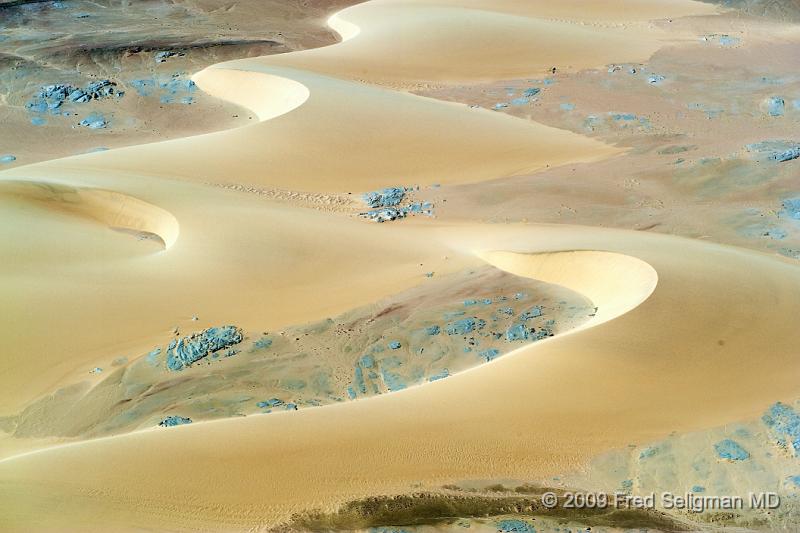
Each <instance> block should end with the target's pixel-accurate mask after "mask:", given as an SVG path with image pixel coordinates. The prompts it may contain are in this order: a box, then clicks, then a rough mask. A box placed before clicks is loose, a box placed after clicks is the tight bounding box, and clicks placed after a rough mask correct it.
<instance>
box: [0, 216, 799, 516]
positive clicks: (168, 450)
mask: <svg viewBox="0 0 800 533" xmlns="http://www.w3.org/2000/svg"><path fill="white" fill-rule="evenodd" d="M471 229H472V228H467V227H465V228H452V229H450V230H447V231H443V232H442V240H443V241H445V240H451V241H453V242H458V243H459V244H461V245H469V246H472V247H473V248H474V249H477V250H480V249H483V248H484V247H485V246H487V245H489V244H490V243H488V242H481V241H476V240H474V239H473V238H471V237H469V236H468V235H471V234H472V232H471V231H470V230H471ZM576 230H578V228H570V227H547V226H542V227H538V226H536V227H518V228H509V229H507V230H502V231H501V230H498V231H495V232H493V233H492V235H491V236H490V237H491V245H492V247H499V248H501V249H502V248H504V247H507V249H513V250H514V253H513V254H511V253H508V252H505V253H497V252H495V253H492V254H488V255H486V257H488V258H490V259H491V260H493V261H496V262H497V263H498V264H499V265H500V266H502V267H505V268H508V269H509V270H512V271H516V272H520V273H523V272H524V273H526V274H528V275H532V276H535V277H543V278H551V279H554V280H558V281H560V282H561V283H564V284H565V285H567V286H574V287H576V288H583V289H584V290H587V291H589V292H592V293H593V295H594V296H595V298H597V300H596V301H595V303H596V304H597V305H598V307H599V308H601V309H603V308H605V307H609V308H611V309H612V311H611V312H610V314H609V315H607V316H606V317H598V318H597V319H596V321H595V322H594V323H593V325H588V326H587V327H585V328H583V329H581V330H578V331H575V332H573V333H569V334H566V335H564V336H561V337H556V338H554V339H552V340H549V341H545V342H541V343H538V344H536V345H533V346H530V347H526V348H523V349H520V350H518V351H517V352H515V353H513V354H511V355H508V356H506V357H504V358H501V359H498V360H496V361H495V362H493V363H490V364H487V365H483V366H481V367H478V368H477V369H475V370H472V371H468V372H465V373H463V374H459V375H457V376H454V377H452V378H450V379H447V380H443V381H441V382H437V383H434V384H431V385H426V386H422V387H417V388H414V389H410V390H408V391H404V392H400V393H396V394H391V395H387V396H382V397H378V398H372V399H369V400H367V401H357V402H350V403H347V404H344V405H336V406H331V407H325V408H320V409H309V410H306V411H301V412H299V413H291V414H286V415H270V416H266V417H248V418H247V419H239V420H227V421H222V422H214V423H207V424H198V425H195V426H188V427H185V428H180V429H178V430H174V431H170V432H156V431H153V432H142V433H137V434H131V435H128V436H123V437H117V438H113V439H107V440H100V441H95V442H88V443H83V444H76V445H70V446H65V447H61V448H57V449H54V450H51V451H46V452H42V453H37V454H33V455H29V456H26V457H19V458H16V459H13V460H10V461H5V462H3V463H2V465H1V466H0V476H1V477H2V479H3V486H4V487H5V489H4V491H5V492H6V494H8V496H7V497H5V498H3V500H2V501H3V502H4V504H3V505H5V506H6V508H5V509H4V512H5V513H8V515H9V516H12V517H14V516H19V519H20V520H24V517H25V516H26V514H25V512H24V511H21V510H20V509H23V508H24V507H23V505H24V502H25V501H31V497H32V495H35V496H34V497H33V501H36V502H38V503H39V505H42V506H43V507H45V508H53V509H58V510H59V512H66V513H67V517H68V520H74V521H76V522H78V523H87V524H92V523H95V522H93V521H94V520H96V521H97V522H96V523H97V524H99V523H112V524H113V523H114V520H120V514H119V513H121V512H123V510H124V514H125V519H126V520H132V521H133V523H136V524H139V525H147V526H151V527H153V526H158V525H169V526H170V527H177V524H184V525H186V524H191V523H193V522H192V521H193V520H198V521H208V522H210V523H216V524H225V525H228V526H235V525H242V524H244V523H250V524H252V523H264V524H269V523H273V522H274V521H276V520H280V519H285V518H286V517H287V516H288V514H290V513H291V512H292V511H295V510H298V509H303V508H308V507H314V506H319V505H331V504H334V503H336V502H337V501H342V500H346V499H348V498H350V497H356V496H362V495H367V494H375V493H381V492H383V491H393V490H407V489H408V488H409V487H410V485H411V484H412V483H420V482H421V483H423V485H436V484H438V483H444V482H446V481H448V480H453V479H471V478H476V479H480V478H504V477H517V478H519V477H523V478H532V479H538V478H541V477H544V476H546V475H548V474H552V473H555V472H559V471H563V470H564V469H566V468H570V467H576V466H579V465H580V464H581V459H580V458H581V457H586V456H590V455H592V454H596V453H598V452H600V451H602V450H604V449H610V448H613V447H618V446H624V445H626V444H628V443H629V442H637V441H642V440H648V439H653V438H655V437H659V436H664V435H666V434H667V433H669V432H670V431H673V430H677V431H684V430H690V429H695V428H699V427H707V426H709V425H713V424H719V423H723V422H726V421H729V420H735V419H739V418H741V417H744V416H748V415H752V414H753V413H755V412H757V411H759V410H760V409H761V408H763V407H764V406H765V405H767V404H768V403H770V402H772V401H774V399H775V398H781V397H790V396H792V395H794V394H796V392H797V386H796V383H795V380H794V379H793V375H795V374H794V373H795V372H796V371H797V370H798V368H797V365H798V363H797V361H796V358H795V357H794V351H793V346H794V345H795V344H796V342H797V338H796V336H793V335H792V334H790V333H789V331H791V330H790V328H789V323H790V321H791V317H792V316H793V315H794V313H795V312H796V306H797V304H796V302H797V301H798V300H797V297H798V295H799V294H798V292H799V291H800V271H798V269H797V267H796V266H794V265H790V264H787V263H782V262H780V261H776V260H774V259H772V258H769V257H766V256H763V255H760V254H756V253H753V252H747V251H743V250H738V249H732V248H728V247H723V246H716V245H710V244H707V243H701V242H695V241H689V240H685V239H679V238H672V237H663V236H655V235H647V234H641V233H633V232H622V231H603V230H596V229H588V228H583V229H580V230H579V231H576ZM445 235H447V237H446V239H445ZM558 248H561V249H564V250H577V249H589V250H591V249H597V250H608V251H611V252H613V253H598V252H568V253H567V254H566V255H565V256H564V258H561V257H559V255H547V256H544V259H542V258H541V257H537V256H536V255H533V256H528V255H526V254H527V253H536V252H538V251H541V250H553V249H558ZM615 254H626V255H630V256H631V257H626V255H615ZM634 258H635V259H634ZM643 261H644V262H643ZM648 264H649V265H651V266H652V269H651V268H650V267H648V266H647V265H648ZM564 267H567V268H564ZM754 269H757V271H759V272H763V273H764V274H765V275H764V277H763V278H761V280H762V281H760V282H755V283H753V282H752V281H750V282H749V283H746V282H745V281H746V280H751V278H750V275H749V272H752V271H753V270H754ZM656 273H657V275H658V279H657V281H656V277H655V274H656ZM608 282H610V283H608ZM654 286H655V290H654V291H653V292H652V295H650V296H649V298H647V294H648V292H649V291H651V290H653V288H654ZM609 288H611V289H612V290H609ZM645 298H646V299H645ZM743 298H744V299H746V300H747V301H749V302H751V305H750V306H749V307H743V306H740V305H738V304H737V302H740V301H742V299H743ZM643 299H645V300H644V302H643V303H641V304H640V305H638V306H637V304H638V303H639V302H640V301H641V300H643ZM625 310H628V312H627V313H625V314H622V315H621V316H618V317H617V318H613V317H614V315H617V314H619V313H621V312H624V311H625ZM612 318H613V319H612ZM604 320H608V321H604ZM765 339H771V341H772V343H773V344H772V349H771V350H770V352H769V353H762V352H761V346H763V343H764V342H765ZM754 354H758V356H754ZM734 384H735V385H736V386H733V385H734ZM508 391H513V395H509V393H508ZM701 391H703V392H702V393H701ZM699 394H702V409H701V408H699V405H698V395H699ZM387 421H391V422H390V424H388V425H387ZM611 426H613V428H614V431H608V428H609V427H611ZM137 450H148V453H147V462H146V464H142V463H141V462H140V461H131V460H130V458H131V457H133V456H135V455H136V454H137ZM221 459H224V461H220V460H221ZM214 465H218V466H214ZM75 471H79V472H82V473H83V474H82V475H81V476H80V479H78V480H75V479H72V481H71V482H70V485H69V486H59V484H57V483H51V482H50V481H51V480H57V479H68V478H69V477H70V476H71V472H75ZM322 472H324V475H321V473H322ZM10 486H16V487H20V486H22V487H25V490H24V491H22V493H21V494H25V496H24V497H23V498H22V499H20V498H19V497H17V498H14V497H13V494H9V489H8V487H10ZM39 486H41V487H43V488H37V487H39ZM97 486H100V487H103V488H104V489H103V490H104V492H103V494H101V495H97V494H96V493H94V492H92V488H93V487H97ZM186 486H191V487H192V501H191V503H190V502H188V501H185V502H182V503H181V505H176V504H175V503H174V500H172V499H171V498H170V495H174V494H175V493H176V492H178V491H180V490H181V487H186ZM309 486H313V487H314V490H313V491H311V492H309V491H308V490H307V488H308V487H309ZM67 495H68V497H69V501H71V502H73V503H74V502H75V501H76V500H75V498H80V500H77V501H83V502H85V504H83V503H79V504H76V505H75V504H74V505H72V506H71V508H70V509H69V510H64V509H60V508H59V507H58V506H54V507H51V506H52V504H55V503H56V502H58V501H64V499H65V498H67ZM89 498H91V502H92V503H91V506H90V505H89ZM159 502H160V503H159ZM170 502H173V503H170ZM151 506H155V508H156V509H158V510H159V511H158V513H157V515H154V514H153V513H152V508H153V507H151ZM88 512H91V518H89V517H88V516H87V514H86V513H88ZM16 513H18V514H16ZM162 513H163V514H162ZM38 516H40V517H42V520H45V522H42V523H43V524H47V523H48V522H47V521H46V520H49V519H52V520H57V517H55V516H53V517H52V518H48V516H47V515H44V514H43V513H41V512H39V513H38ZM62 518H63V517H62ZM108 521H110V522H108ZM54 523H55V522H54Z"/></svg>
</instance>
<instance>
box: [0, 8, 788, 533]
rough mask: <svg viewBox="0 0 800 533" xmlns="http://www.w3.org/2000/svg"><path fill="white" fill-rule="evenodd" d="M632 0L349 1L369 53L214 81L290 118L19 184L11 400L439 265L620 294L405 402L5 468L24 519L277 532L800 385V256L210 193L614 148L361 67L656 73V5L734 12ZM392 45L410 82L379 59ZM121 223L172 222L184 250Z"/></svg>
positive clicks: (756, 401) (7, 314) (419, 175)
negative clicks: (287, 523)
mask: <svg viewBox="0 0 800 533" xmlns="http://www.w3.org/2000/svg"><path fill="white" fill-rule="evenodd" d="M465 5H466V7H464V6H465ZM559 5H560V4H559ZM614 5H615V6H616V7H615V8H614V9H612V10H608V9H605V8H604V10H602V14H601V9H600V8H598V9H597V10H589V12H588V14H587V15H586V16H585V17H583V18H581V16H582V15H581V14H580V11H579V9H578V7H579V6H578V4H577V3H574V2H570V3H567V4H565V5H564V6H563V11H559V10H558V9H557V8H556V6H555V4H553V3H545V2H541V3H538V2H537V3H534V4H530V5H528V4H526V5H525V7H520V4H517V3H514V2H510V1H509V2H503V3H502V4H501V5H500V6H499V7H498V8H497V10H495V11H494V12H491V13H489V12H486V10H488V9H489V7H490V6H489V3H488V2H484V3H474V4H468V3H465V4H461V3H458V2H455V1H452V2H441V3H437V4H432V3H427V2H425V3H423V2H406V3H400V2H374V3H369V4H365V5H363V6H358V7H356V8H353V9H352V10H346V11H345V12H344V13H341V14H340V15H338V16H337V18H336V22H335V26H336V27H337V28H341V29H342V31H343V32H344V33H345V35H346V36H349V37H351V39H350V40H348V41H346V42H345V43H343V44H340V45H335V46H332V47H328V48H325V49H320V50H318V51H312V52H306V53H300V54H291V55H287V56H286V57H285V58H277V57H273V58H269V59H264V60H262V59H258V60H246V61H237V62H230V63H227V64H224V65H221V66H218V67H214V68H211V69H208V70H206V71H203V72H201V73H200V74H198V75H197V76H196V79H197V81H198V83H199V84H200V86H201V87H203V88H204V89H205V90H208V91H209V92H211V93H212V94H217V95H219V96H224V97H225V98H227V99H229V100H231V101H234V102H236V103H239V104H241V105H245V106H248V107H250V108H251V109H252V110H253V111H254V112H255V113H256V114H257V115H258V117H259V119H261V120H265V121H264V122H260V123H255V124H253V125H252V126H248V127H246V128H242V129H238V130H233V131H228V132H221V133H215V134H209V135H205V136H201V137H196V138H191V139H185V140H179V141H172V142H168V143H159V144H155V145H148V146H142V147H134V148H128V149H122V150H115V151H111V152H107V153H99V154H92V155H90V156H82V157H76V158H70V159H66V160H60V161H56V162H50V163H44V164H40V165H36V166H31V167H20V168H17V169H14V170H13V171H9V172H6V173H3V174H2V175H0V179H2V180H3V182H2V187H0V207H2V210H0V231H2V232H3V239H2V240H1V241H0V242H2V247H3V249H2V250H0V254H2V256H3V257H13V258H14V260H12V261H4V262H3V263H2V264H0V276H1V277H0V292H2V294H4V295H6V296H7V297H5V298H3V299H2V300H0V334H2V335H3V338H4V342H5V343H6V345H7V346H13V347H14V348H13V350H5V351H4V354H3V358H2V369H1V370H2V372H0V413H6V412H8V413H11V412H14V411H15V410H17V409H19V408H20V407H21V406H23V405H25V404H27V403H28V402H30V401H31V400H33V399H34V398H36V397H38V396H39V395H40V394H42V393H45V392H47V391H51V390H54V389H55V388H56V387H57V386H60V385H62V384H64V383H71V382H74V381H75V380H76V379H80V378H83V377H86V376H88V374H87V371H88V370H89V369H90V368H91V367H92V366H94V365H95V364H96V363H97V362H98V361H100V360H102V359H103V358H105V359H106V360H107V359H108V358H109V357H110V355H111V354H113V355H122V354H130V355H135V354H141V353H144V352H145V351H146V350H147V349H148V348H150V347H152V346H154V345H155V344H160V343H162V342H161V341H162V340H163V338H164V336H165V335H166V336H168V335H170V334H171V333H170V332H171V330H172V328H173V327H174V326H180V327H181V328H182V331H185V330H187V329H199V328H200V327H202V326H204V325H211V324H220V323H236V324H238V325H241V326H243V327H251V328H278V327H280V326H282V325H287V324H292V323H297V322H302V321H305V320H310V319H315V318H323V317H325V316H327V315H328V314H332V313H335V312H339V311H343V310H346V309H348V308H351V307H354V306H356V305H360V304H362V303H366V302H369V301H373V300H375V299H377V298H379V297H380V296H383V295H386V294H389V293H391V292H394V291H397V290H400V289H402V288H404V287H408V286H410V285H413V284H415V283H418V282H419V279H420V276H421V275H422V274H423V273H424V272H426V271H429V270H436V271H445V272H446V271H447V270H448V269H456V268H461V267H464V266H467V265H476V264H480V263H481V262H482V261H488V262H490V263H492V264H495V265H497V266H498V267H500V268H504V269H508V270H509V271H511V272H514V273H517V274H522V275H526V276H531V277H535V278H538V279H543V280H546V281H553V282H555V283H560V284H563V285H565V286H568V287H570V288H573V289H575V290H577V291H579V292H582V293H583V294H585V295H587V296H588V297H590V298H591V299H592V300H593V301H594V302H595V304H596V305H597V306H598V307H599V312H598V314H597V316H596V317H595V319H594V320H593V321H591V322H590V323H589V324H587V325H586V326H585V327H583V328H582V329H580V330H577V331H574V332H572V333H569V334H567V335H564V336H561V337H556V338H554V339H552V340H548V341H544V342H540V343H537V344H536V345H532V346H529V347H526V348H523V349H520V350H518V351H517V352H515V353H514V354H511V355H509V356H506V357H503V358H501V359H498V360H497V361H495V362H493V363H491V364H487V365H484V366H481V367H479V368H477V369H474V370H472V371H469V372H466V373H464V374H460V375H457V376H455V377H451V378H449V379H446V380H442V381H438V382H436V383H434V384H430V385H426V386H422V387H418V388H414V389H410V390H407V391H404V392H400V393H396V394H390V395H386V396H383V397H377V398H371V399H369V400H366V401H356V402H349V403H346V404H342V405H335V406H330V407H323V408H319V409H307V410H303V411H300V412H297V413H282V414H274V415H269V416H256V417H248V418H246V419H235V420H226V421H221V422H213V423H204V424H195V425H192V426H184V427H180V428H175V429H170V430H161V431H145V432H140V433H135V434H130V435H125V436H120V437H113V438H109V439H104V440H98V441H94V442H85V443H78V444H70V445H63V446H60V447H54V448H52V449H50V450H46V451H42V452H38V453H32V454H28V455H19V456H16V457H11V458H7V459H6V460H4V461H3V462H0V517H2V520H3V522H0V524H2V525H8V526H9V527H18V528H26V527H31V526H33V527H34V528H57V527H59V526H63V525H64V524H67V525H70V526H75V527H81V528H88V529H106V530H107V529H115V528H130V527H134V526H136V527H151V528H174V529H180V528H190V527H193V526H194V527H197V526H203V527H206V528H211V529H213V528H215V527H237V526H238V527H245V526H247V527H251V526H254V525H259V524H262V525H269V524H272V523H274V522H275V521H279V520H282V519H285V518H286V517H287V516H288V515H289V514H290V513H291V512H293V511H297V510H303V509H307V508H309V507H316V506H329V505H332V504H334V503H336V502H340V501H344V500H346V499H349V498H352V497H357V496H362V495H368V494H376V493H380V492H384V491H394V490H408V489H409V488H411V486H412V485H413V484H415V483H422V484H423V485H425V486H432V485H436V484H440V483H444V482H447V481H451V480H457V479H464V478H496V477H515V478H532V479H535V478H540V477H543V476H546V475H549V474H552V473H555V472H560V471H563V470H564V469H568V468H572V467H580V466H581V465H583V464H585V461H586V460H587V459H588V458H589V457H591V456H593V455H595V454H597V453H600V452H602V451H605V450H608V449H610V448H613V447H617V446H624V445H626V444H628V443H630V442H641V441H646V440H650V439H654V438H657V437H660V436H663V435H665V434H667V433H669V432H670V431H672V430H679V431H681V430H691V429H696V428H701V427H707V426H709V425H713V424H719V423H723V422H725V421H729V420H734V419H738V418H742V417H745V416H750V415H752V414H754V413H756V412H758V411H759V410H761V409H762V408H763V407H764V406H765V405H766V404H768V403H770V402H773V401H775V400H776V399H780V398H784V397H787V398H788V397H792V396H796V395H797V393H798V388H800V387H798V386H797V384H796V382H795V381H796V380H794V379H793V376H794V375H796V372H797V370H798V366H799V365H800V362H798V361H797V358H796V353H795V352H794V351H793V349H794V348H793V347H794V346H796V345H797V342H798V334H797V333H796V330H795V329H794V328H792V327H791V325H790V322H789V321H790V320H791V319H793V318H794V317H796V315H797V310H798V304H797V302H798V301H800V300H799V299H798V296H800V270H799V269H798V268H797V267H796V266H794V265H792V264H789V263H788V262H782V261H780V260H776V259H774V258H770V257H767V256H763V255H759V254H757V253H753V252H747V251H743V250H739V249H733V248H727V247H723V246H718V245H713V244H709V243H704V242H698V241H689V240H684V239H678V238H672V237H663V236H656V235H649V234H645V233H633V232H624V231H611V230H601V229H592V228H582V227H568V226H560V227H556V226H540V225H537V226H517V227H498V226H488V225H487V226H483V225H447V224H440V223H436V222H435V221H427V222H425V223H418V224H417V223H413V222H411V223H409V221H406V222H403V223H401V224H394V225H377V224H368V223H366V222H364V221H359V220H355V219H351V218H346V217H344V216H342V215H341V214H333V213H324V212H317V211H312V210H308V209H301V208H297V207H287V206H281V205H277V204H275V203H273V202H270V201H267V200H265V199H263V198H259V197H257V196H255V195H246V194H243V193H236V192H231V191H225V190H223V189H221V188H218V187H210V186H208V185H204V184H206V183H225V184H244V185H257V186H260V187H265V188H270V187H279V188H286V189H292V190H301V191H318V192H339V193H346V192H353V193H358V192H361V191H363V190H367V189H372V188H377V187H381V186H387V185H395V184H398V183H399V184H403V185H412V184H417V183H419V184H427V183H436V182H441V183H457V182H469V181H478V180H485V179H492V178H497V177H501V176H507V175H513V174H515V173H520V172H530V171H532V170H535V169H537V168H542V167H544V166H546V165H548V164H549V165H556V164H563V163H567V162H580V161H584V162H585V161H593V160H596V159H599V158H602V157H608V156H611V155H613V154H615V153H617V152H618V151H617V150H616V149H614V148H611V147H608V146H605V145H602V144H600V143H597V142H594V141H590V140H587V139H584V138H582V137H580V136H577V135H574V134H569V133H565V132H562V131H558V130H553V129H551V128H545V127H543V126H540V125H536V124H531V123H525V122H522V121H517V120H515V119H511V118H508V117H505V116H500V115H498V114H493V113H491V112H489V111H485V110H472V109H469V108H467V107H466V106H463V105H456V104H444V103H440V102H435V101H432V100H427V99H423V98H419V97H415V96H411V95H408V94H402V93H397V92H392V91H390V90H387V89H385V88H381V87H376V86H369V85H362V84H359V83H357V82H355V81H353V80H357V79H359V78H362V77H365V76H364V75H363V74H364V72H365V71H366V70H369V72H370V76H368V78H369V79H370V80H371V81H385V82H386V83H389V84H392V85H404V84H408V83H415V82H416V81H419V80H433V81H447V82H455V81H458V80H460V79H481V78H482V77H483V76H486V77H487V78H493V77H511V76H526V75H533V74H535V73H536V72H539V71H541V70H542V69H545V68H547V67H548V66H550V65H553V64H557V65H561V64H562V63H563V64H565V65H567V66H572V67H575V68H578V67H581V66H594V65H598V64H603V63H604V62H608V61H623V60H636V59H637V58H644V57H647V55H649V54H650V53H652V52H653V51H654V50H656V49H657V48H658V47H659V46H661V45H662V44H663V42H666V41H665V40H662V39H663V34H661V33H660V32H658V31H656V30H654V29H653V28H651V26H650V25H649V24H648V23H647V22H646V20H647V19H649V18H651V17H665V16H667V13H669V14H670V15H672V16H679V15H682V14H702V13H709V12H712V11H713V10H711V9H710V8H709V7H708V6H705V5H702V4H697V3H692V2H649V3H646V4H645V3H643V2H619V3H615V4H614ZM540 8H541V9H542V11H537V10H538V9H540ZM409 13H411V15H409ZM532 14H537V15H538V17H532V16H531V15H532ZM412 15H413V16H412ZM551 19H557V20H551ZM478 21H480V22H481V25H480V30H477V29H472V28H471V26H470V25H473V26H474V25H475V23H476V22H478ZM580 21H585V24H581V23H580ZM354 24H355V26H353V25H354ZM475 31H482V32H485V34H484V35H482V39H477V38H476V37H475V34H474V32H475ZM409 33H410V34H413V39H412V38H411V37H410V36H409ZM487 35H488V37H487ZM501 37H502V39H501ZM478 43H483V44H482V45H480V44H478ZM487 43H488V44H487ZM509 43H512V44H509ZM444 44H447V45H448V46H444ZM398 46H399V47H401V49H400V50H399V51H398V50H397V47H398ZM517 46H519V48H517V49H514V47H517ZM403 47H405V48H403ZM509 47H511V48H509ZM393 51H396V52H397V54H398V55H397V59H398V61H397V63H396V65H395V66H393V67H392V69H389V68H388V66H387V65H388V63H387V62H385V61H382V60H381V58H385V57H386V55H385V54H387V53H390V52H393ZM537 51H538V53H537ZM523 52H524V54H525V55H524V57H521V56H520V54H521V53H523ZM300 69H310V70H311V71H309V70H300ZM338 77H341V78H342V79H339V78H338ZM266 119H270V120H266ZM53 187H56V190H55V191H53ZM43 188H44V189H43ZM110 227H119V228H122V229H125V230H127V231H145V232H149V233H154V234H157V235H158V236H159V237H160V238H161V240H162V241H163V243H164V244H165V245H166V249H164V250H162V249H161V245H160V243H158V242H151V241H141V242H140V241H137V240H136V239H135V238H132V237H131V235H128V234H126V233H123V232H113V231H110V230H109V228H110ZM558 251H564V252H567V253H563V254H552V253H551V252H558ZM511 252H513V253H511ZM531 253H546V254H548V255H528V254H531ZM445 256H447V257H449V259H445ZM753 272H757V273H758V275H757V276H754V275H753ZM742 302H747V303H748V305H747V306H744V305H742ZM192 315H198V316H199V317H201V321H200V322H198V323H191V322H190V317H191V316H192ZM765 345H769V347H770V349H769V351H768V352H764V351H763V347H764V346H765ZM34 445H35V443H32V444H31V446H34ZM12 448H14V446H13V445H7V448H6V449H7V450H8V449H12Z"/></svg>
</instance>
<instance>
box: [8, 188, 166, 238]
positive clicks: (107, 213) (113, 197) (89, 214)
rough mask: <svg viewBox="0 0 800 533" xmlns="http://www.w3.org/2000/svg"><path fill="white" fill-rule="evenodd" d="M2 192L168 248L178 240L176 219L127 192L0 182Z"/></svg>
mask: <svg viewBox="0 0 800 533" xmlns="http://www.w3.org/2000/svg"><path fill="white" fill-rule="evenodd" d="M3 195H5V196H8V197H12V198H15V199H17V200H18V201H20V200H21V201H23V202H31V203H35V204H37V205H39V206H40V207H42V208H44V209H46V210H55V211H60V212H64V213H68V214H72V215H75V216H79V217H84V218H87V219H90V220H96V221H98V222H100V223H102V224H105V225H107V226H108V227H110V228H112V229H122V230H129V231H136V232H144V233H149V234H153V235H156V236H158V237H159V238H160V239H161V241H162V242H163V243H164V247H165V248H167V249H169V248H170V247H171V246H172V245H173V244H175V241H177V240H178V234H179V225H178V221H177V219H176V218H175V217H174V216H173V215H172V214H171V213H169V212H168V211H166V210H164V209H162V208H160V207H158V206H155V205H153V204H151V203H148V202H145V201H142V200H140V199H138V198H135V197H133V196H130V195H127V194H123V193H119V192H115V191H110V190H103V189H94V188H89V187H73V186H70V185H65V184H63V183H48V182H41V181H0V196H3Z"/></svg>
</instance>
